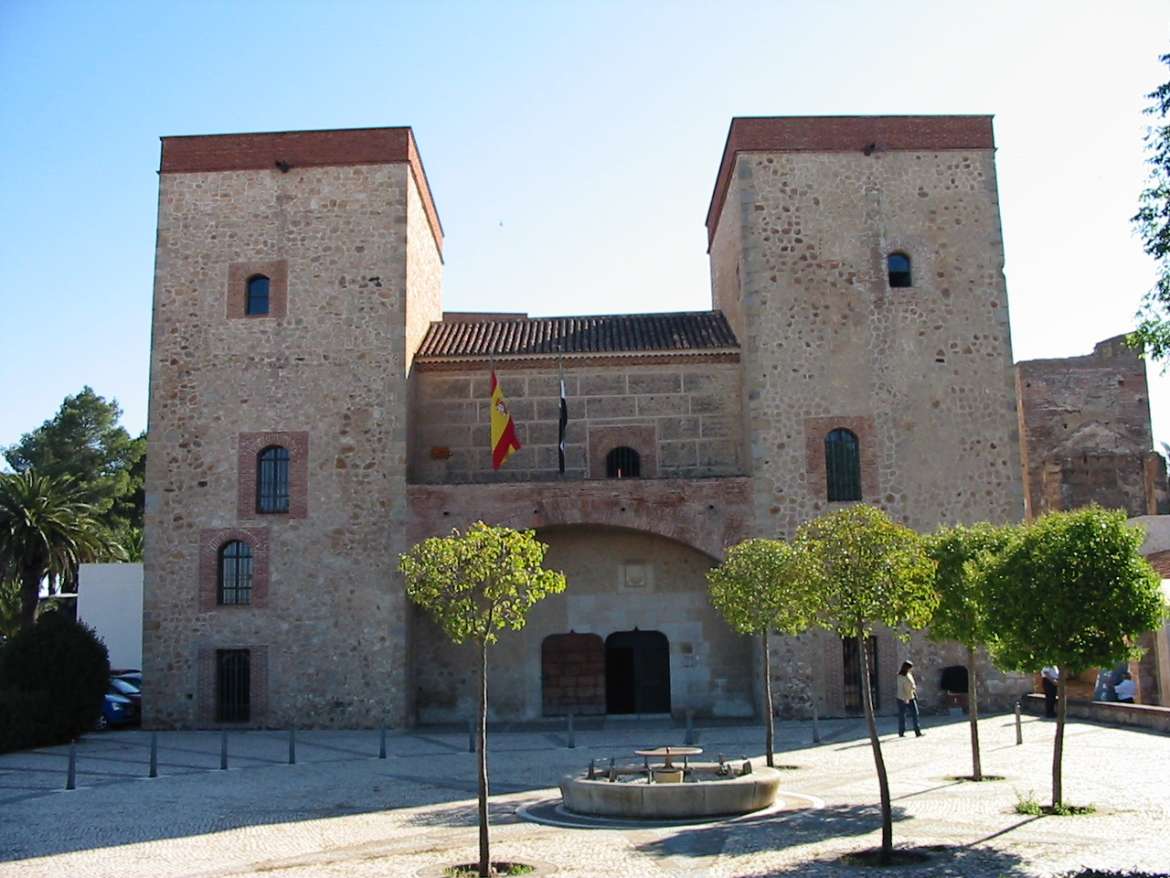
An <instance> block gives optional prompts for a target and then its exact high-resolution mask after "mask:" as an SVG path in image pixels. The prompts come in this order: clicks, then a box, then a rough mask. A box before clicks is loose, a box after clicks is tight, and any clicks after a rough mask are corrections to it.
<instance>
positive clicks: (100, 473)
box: [4, 387, 146, 560]
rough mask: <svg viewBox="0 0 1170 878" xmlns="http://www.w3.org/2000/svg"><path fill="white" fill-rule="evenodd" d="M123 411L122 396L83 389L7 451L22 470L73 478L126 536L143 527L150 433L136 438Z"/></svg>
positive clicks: (101, 516)
mask: <svg viewBox="0 0 1170 878" xmlns="http://www.w3.org/2000/svg"><path fill="white" fill-rule="evenodd" d="M121 416H122V409H121V408H120V407H119V406H118V403H117V402H116V401H113V400H111V401H107V400H106V399H105V398H103V397H101V396H99V395H98V394H96V393H94V392H93V390H92V389H91V388H89V387H85V388H82V390H81V392H80V393H78V394H77V395H75V396H67V397H65V401H64V402H62V403H61V408H60V409H59V410H58V411H57V413H56V414H55V415H54V416H53V417H52V418H51V419H50V420H47V421H45V422H44V423H43V424H41V426H40V427H38V428H37V429H36V430H33V431H32V432H31V433H26V434H24V435H23V436H22V437H21V438H20V441H19V442H17V443H16V444H15V445H12V446H10V447H8V448H6V449H4V456H5V457H6V458H7V459H8V463H9V465H10V466H11V467H12V468H13V469H14V470H15V471H16V472H18V473H23V472H29V471H36V472H38V473H40V474H41V475H43V476H69V477H71V478H72V479H73V483H74V485H75V486H76V487H77V490H78V492H79V494H80V496H81V499H82V500H83V501H84V502H85V503H87V504H89V505H90V506H91V507H92V510H93V518H94V519H96V520H97V521H98V522H99V523H100V524H101V525H102V526H103V527H105V529H106V530H107V531H108V532H109V533H110V534H113V535H115V536H120V535H123V534H125V533H126V531H127V529H130V528H141V527H142V511H143V502H144V493H143V484H144V482H145V476H146V437H145V436H144V435H143V436H139V437H137V438H132V437H131V436H130V434H129V433H127V432H126V430H125V429H124V428H123V427H121V426H119V424H118V420H119V419H120V418H121ZM103 560H106V559H103ZM109 560H112V559H109Z"/></svg>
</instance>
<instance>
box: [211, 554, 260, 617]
mask: <svg viewBox="0 0 1170 878" xmlns="http://www.w3.org/2000/svg"><path fill="white" fill-rule="evenodd" d="M216 603H217V604H220V605H221V606H232V605H235V604H250V603H252V547H251V546H249V545H248V544H247V543H245V542H243V541H242V540H232V541H231V542H228V543H224V544H223V545H222V546H220V547H219V584H218V588H217V589H216Z"/></svg>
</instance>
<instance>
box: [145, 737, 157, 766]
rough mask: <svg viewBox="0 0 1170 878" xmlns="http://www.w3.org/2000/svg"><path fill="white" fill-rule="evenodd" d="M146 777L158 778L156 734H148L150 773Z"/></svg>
mask: <svg viewBox="0 0 1170 878" xmlns="http://www.w3.org/2000/svg"><path fill="white" fill-rule="evenodd" d="M147 777H158V732H151V733H150V772H149V773H148V774H147Z"/></svg>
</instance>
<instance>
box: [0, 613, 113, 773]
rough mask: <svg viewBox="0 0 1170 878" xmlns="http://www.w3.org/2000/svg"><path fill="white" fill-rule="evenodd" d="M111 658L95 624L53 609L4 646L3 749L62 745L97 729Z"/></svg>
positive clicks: (0, 678)
mask: <svg viewBox="0 0 1170 878" xmlns="http://www.w3.org/2000/svg"><path fill="white" fill-rule="evenodd" d="M109 679H110V659H109V653H107V652H106V647H105V644H104V643H102V642H101V640H99V639H98V636H97V635H96V634H95V633H94V632H93V629H92V628H90V627H88V626H87V625H84V624H82V623H80V622H74V621H73V620H71V619H69V618H67V617H65V616H64V615H62V614H61V613H47V614H46V615H44V616H42V617H41V618H40V619H38V620H37V622H36V624H35V625H33V626H32V627H30V628H26V629H24V630H23V631H21V632H20V633H18V634H17V635H16V636H15V637H13V638H12V639H11V640H9V641H8V642H7V643H5V644H4V646H3V648H0V686H2V687H3V692H2V695H0V697H2V699H3V701H2V703H0V730H2V731H0V751H4V750H15V749H20V748H24V747H40V746H43V745H46V744H62V743H65V742H66V741H70V740H72V739H74V738H76V737H77V736H78V735H80V734H81V733H82V732H84V731H86V730H87V729H91V728H93V725H94V723H95V722H97V719H98V716H100V715H101V711H102V700H103V699H104V697H105V693H106V689H107V688H108V687H109Z"/></svg>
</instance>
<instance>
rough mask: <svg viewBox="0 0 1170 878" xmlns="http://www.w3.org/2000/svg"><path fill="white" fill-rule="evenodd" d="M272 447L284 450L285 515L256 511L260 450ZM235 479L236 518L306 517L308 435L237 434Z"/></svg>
mask: <svg viewBox="0 0 1170 878" xmlns="http://www.w3.org/2000/svg"><path fill="white" fill-rule="evenodd" d="M272 445H279V446H281V447H283V448H287V449H288V491H289V497H288V512H264V513H261V512H257V511H256V468H257V466H258V463H259V461H258V460H257V458H258V456H259V454H260V452H261V451H263V450H264V449H265V448H268V447H269V446H272ZM237 459H238V463H239V478H238V481H237V486H236V515H238V516H239V517H240V519H241V520H246V519H250V518H258V519H263V520H265V521H280V520H282V519H289V518H304V517H305V516H306V515H308V514H309V434H308V432H307V431H304V430H302V431H300V432H295V433H275V432H273V433H241V434H240V439H239V451H238V453H237Z"/></svg>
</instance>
